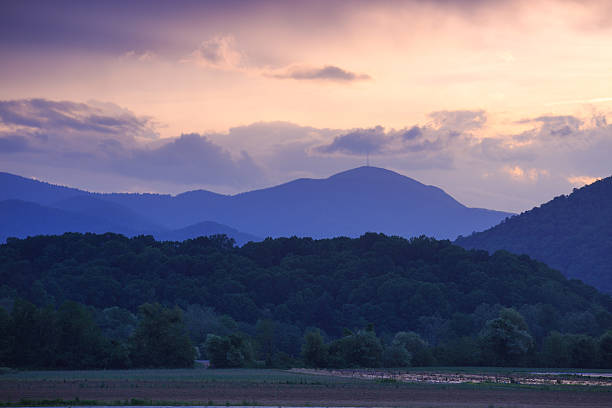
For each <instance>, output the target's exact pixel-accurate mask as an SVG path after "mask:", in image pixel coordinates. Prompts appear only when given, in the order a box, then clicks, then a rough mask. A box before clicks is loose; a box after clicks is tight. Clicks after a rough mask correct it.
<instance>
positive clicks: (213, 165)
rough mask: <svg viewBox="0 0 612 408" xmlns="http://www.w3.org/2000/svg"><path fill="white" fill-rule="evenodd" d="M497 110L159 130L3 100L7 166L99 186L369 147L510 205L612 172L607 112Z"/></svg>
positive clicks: (72, 106)
mask: <svg viewBox="0 0 612 408" xmlns="http://www.w3.org/2000/svg"><path fill="white" fill-rule="evenodd" d="M489 116H490V115H489V114H488V113H487V112H485V111H482V110H473V111H470V110H460V111H436V112H432V113H430V114H429V115H428V116H427V117H426V118H425V121H424V122H423V123H412V124H409V125H407V126H405V127H403V128H401V129H393V128H385V127H383V126H382V125H377V126H373V127H369V128H355V129H322V128H315V127H308V126H299V125H296V124H293V123H289V122H259V123H253V124H251V125H246V126H239V127H235V128H231V129H229V130H228V132H225V133H185V134H182V135H178V136H177V137H174V138H168V139H162V138H160V137H159V136H158V133H157V131H156V129H157V127H158V125H157V124H156V123H155V121H154V120H153V119H152V118H150V117H146V116H140V115H136V114H134V113H132V112H130V111H129V110H126V109H124V108H121V107H119V106H117V105H114V104H108V103H100V102H88V103H76V102H69V101H50V100H45V99H24V100H11V101H0V164H1V168H0V170H1V171H9V172H14V173H17V174H22V175H26V176H36V177H38V178H42V179H45V180H49V181H54V182H61V183H62V184H75V185H76V186H77V187H81V188H88V189H90V190H98V191H114V190H120V189H122V188H123V189H124V190H130V191H161V192H164V191H165V192H179V191H182V190H186V189H193V188H207V189H211V190H213V191H220V192H239V191H245V190H249V189H254V188H260V187H266V186H270V185H273V184H277V183H282V182H286V181H289V180H292V179H294V178H298V177H327V176H329V175H331V174H334V173H336V172H339V171H342V170H346V169H348V168H352V167H357V166H360V165H363V164H365V159H366V156H369V158H370V162H371V163H372V164H373V165H376V166H379V167H386V168H389V169H392V170H396V171H399V172H401V173H403V174H406V175H408V176H410V177H413V178H416V179H417V180H420V181H422V182H425V183H427V184H433V185H437V186H440V187H442V188H444V189H445V190H447V191H448V192H449V193H451V194H452V195H454V196H455V197H456V198H458V199H459V200H460V201H462V202H464V203H466V204H468V205H473V206H479V207H488V208H494V209H502V210H512V211H521V210H525V209H528V208H530V207H532V206H533V205H537V204H539V203H542V202H544V201H548V200H549V199H551V198H552V197H554V196H556V195H559V194H562V193H568V192H570V191H571V188H573V187H575V186H579V185H580V184H582V183H587V182H589V181H592V180H595V179H597V178H600V177H606V176H608V175H610V174H612V164H610V160H609V152H611V151H612V125H609V124H608V121H607V119H606V115H605V114H602V113H596V114H593V115H592V116H591V117H577V116H571V115H559V116H555V115H544V116H542V115H541V116H535V117H533V118H525V119H522V120H520V121H518V122H515V123H514V125H515V127H516V128H517V129H520V130H518V131H516V132H514V133H509V134H497V133H495V132H494V131H492V130H491V128H489V127H488V122H489V119H490V118H489ZM79 175H81V176H80V177H81V178H80V179H78V180H77V181H78V185H77V183H75V182H74V180H75V177H78V176H79ZM64 180H65V181H64ZM121 186H123V187H121Z"/></svg>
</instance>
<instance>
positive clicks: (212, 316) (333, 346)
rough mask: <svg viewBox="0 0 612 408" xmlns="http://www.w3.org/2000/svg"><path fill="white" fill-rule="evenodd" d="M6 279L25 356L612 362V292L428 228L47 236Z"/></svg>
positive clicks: (13, 250)
mask: <svg viewBox="0 0 612 408" xmlns="http://www.w3.org/2000/svg"><path fill="white" fill-rule="evenodd" d="M0 283H1V286H0V365H6V366H13V367H30V368H33V367H44V368H88V367H91V368H95V367H99V368H111V367H180V366H189V365H192V364H193V360H194V358H200V359H208V360H210V361H211V363H212V364H213V366H215V367H239V366H264V367H271V366H277V367H278V366H292V365H308V366H315V367H359V366H365V367H377V366H387V367H402V366H409V365H435V364H440V365H530V366H551V367H561V366H563V367H612V331H610V330H611V329H612V298H610V296H608V295H604V294H601V293H599V292H598V291H597V290H596V289H594V288H593V287H591V286H588V285H585V284H583V283H582V282H581V281H578V280H567V279H566V278H565V277H563V275H562V274H561V273H559V272H557V271H555V270H553V269H550V268H548V267H547V266H546V265H544V264H543V263H540V262H537V261H535V260H532V259H530V258H529V257H528V256H525V255H523V256H516V255H512V254H510V253H508V252H505V251H499V252H496V253H494V254H492V255H490V254H489V253H487V252H486V251H483V250H465V249H463V248H461V247H459V246H456V245H453V244H452V243H451V242H449V241H438V240H435V239H431V238H426V237H420V238H413V239H410V240H406V239H403V238H399V237H388V236H385V235H382V234H372V233H369V234H365V235H363V236H362V237H360V238H356V239H350V238H335V239H323V240H313V239H309V238H295V237H294V238H278V239H267V240H265V241H263V242H258V243H249V244H246V245H244V246H243V247H236V246H234V243H233V241H232V240H231V239H228V238H227V237H225V236H213V237H208V238H207V237H201V238H198V239H193V240H187V241H184V242H159V241H155V240H154V239H153V238H152V237H150V236H139V237H135V238H126V237H124V236H121V235H116V234H104V235H96V234H75V233H70V234H64V235H62V236H36V237H31V238H27V239H9V240H8V241H7V243H6V244H4V245H1V246H0ZM194 346H195V347H194Z"/></svg>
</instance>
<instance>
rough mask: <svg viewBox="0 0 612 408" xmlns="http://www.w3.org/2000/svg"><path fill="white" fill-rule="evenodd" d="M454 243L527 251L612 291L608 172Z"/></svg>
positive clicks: (611, 188) (610, 181) (611, 191)
mask: <svg viewBox="0 0 612 408" xmlns="http://www.w3.org/2000/svg"><path fill="white" fill-rule="evenodd" d="M456 243H457V244H459V245H461V246H463V247H465V248H480V249H486V250H488V251H490V252H493V251H495V250H498V249H506V250H508V251H510V252H514V253H517V254H527V255H529V256H531V257H533V258H536V259H538V260H540V261H543V262H546V263H547V264H548V265H550V266H551V267H554V268H557V269H559V270H560V271H561V272H563V273H564V274H565V275H566V276H568V277H570V278H577V279H581V280H583V281H584V282H587V283H589V284H591V285H593V286H595V287H597V288H599V289H600V290H603V291H605V292H608V293H612V177H608V178H606V179H603V180H599V181H597V182H595V183H593V184H591V185H588V186H585V187H582V188H580V189H574V192H573V193H572V194H570V195H567V196H566V195H562V196H559V197H556V198H555V199H553V200H551V201H549V202H547V203H545V204H542V205H541V206H539V207H535V208H533V209H532V210H530V211H526V212H524V213H522V214H520V215H517V216H514V217H512V218H509V219H508V220H506V221H505V222H502V223H501V224H499V225H497V226H495V227H493V228H491V229H488V230H486V231H484V232H480V233H477V234H473V235H471V236H469V237H460V238H459V239H457V241H456Z"/></svg>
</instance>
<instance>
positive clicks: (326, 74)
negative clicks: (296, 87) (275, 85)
mask: <svg viewBox="0 0 612 408" xmlns="http://www.w3.org/2000/svg"><path fill="white" fill-rule="evenodd" d="M270 76H271V77H273V78H280V79H287V78H290V79H297V80H326V81H338V82H353V81H367V80H370V79H372V77H371V76H369V75H366V74H356V73H354V72H350V71H347V70H344V69H342V68H339V67H336V66H333V65H326V66H324V67H322V68H305V67H294V68H289V69H288V70H286V71H285V72H283V73H280V74H273V75H270Z"/></svg>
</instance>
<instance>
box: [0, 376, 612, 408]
mask: <svg viewBox="0 0 612 408" xmlns="http://www.w3.org/2000/svg"><path fill="white" fill-rule="evenodd" d="M501 388H502V389H486V388H482V387H472V388H467V389H465V388H461V387H457V386H452V385H449V386H442V385H428V384H421V385H407V384H380V383H377V382H375V381H372V382H362V383H338V384H325V383H322V384H278V383H276V384H272V383H240V382H224V381H215V382H210V381H197V380H190V381H184V380H179V381H172V380H170V381H169V380H161V379H160V380H131V379H109V380H82V379H79V380H56V379H53V380H48V379H47V380H18V379H2V380H0V400H3V401H4V402H19V401H21V400H23V399H27V400H45V399H47V400H52V399H63V400H74V399H76V398H78V399H80V400H96V401H99V402H116V401H125V400H130V399H132V398H136V399H142V400H152V401H165V402H170V401H176V402H185V403H196V402H197V403H201V404H203V405H207V404H208V405H224V404H226V403H229V404H232V405H271V406H281V405H284V406H376V407H388V406H402V407H491V406H493V407H496V408H499V407H515V408H526V407H538V408H547V407H550V408H553V407H554V408H563V407H608V408H609V407H612V392H605V391H589V390H585V389H576V390H567V389H564V390H552V389H549V390H540V389H520V388H519V389H517V388H507V389H503V387H501Z"/></svg>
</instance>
